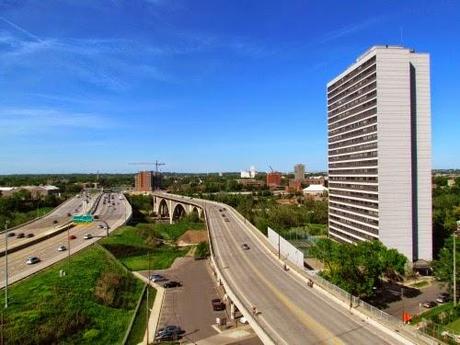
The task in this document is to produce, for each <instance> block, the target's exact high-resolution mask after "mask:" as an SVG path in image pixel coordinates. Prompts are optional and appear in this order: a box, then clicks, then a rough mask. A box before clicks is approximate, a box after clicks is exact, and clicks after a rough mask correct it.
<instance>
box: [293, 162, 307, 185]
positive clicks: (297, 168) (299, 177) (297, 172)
mask: <svg viewBox="0 0 460 345" xmlns="http://www.w3.org/2000/svg"><path fill="white" fill-rule="evenodd" d="M294 180H296V181H300V182H303V180H305V165H303V164H296V165H294Z"/></svg>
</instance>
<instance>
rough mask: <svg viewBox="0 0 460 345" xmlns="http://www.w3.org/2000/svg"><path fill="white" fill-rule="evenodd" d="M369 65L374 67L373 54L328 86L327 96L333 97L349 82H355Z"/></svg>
mask: <svg viewBox="0 0 460 345" xmlns="http://www.w3.org/2000/svg"><path fill="white" fill-rule="evenodd" d="M370 66H372V67H373V68H374V69H375V67H376V66H375V56H374V57H373V58H371V59H369V60H367V61H366V62H365V63H363V64H361V65H359V66H358V67H356V68H355V69H354V70H353V71H351V72H350V73H348V74H347V75H345V76H344V77H343V78H342V79H340V80H338V81H336V82H335V83H334V84H332V85H331V86H329V87H328V88H327V92H328V96H329V97H334V95H336V94H337V93H338V92H340V91H341V90H343V89H345V88H347V87H348V86H349V85H350V84H353V83H354V82H356V81H357V80H358V79H359V77H360V75H361V74H362V73H363V72H366V70H368V68H369V67H370Z"/></svg>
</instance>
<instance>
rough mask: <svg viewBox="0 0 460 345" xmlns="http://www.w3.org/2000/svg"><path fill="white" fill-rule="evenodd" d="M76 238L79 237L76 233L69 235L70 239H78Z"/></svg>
mask: <svg viewBox="0 0 460 345" xmlns="http://www.w3.org/2000/svg"><path fill="white" fill-rule="evenodd" d="M76 238H77V236H75V235H70V236H69V240H74V239H76Z"/></svg>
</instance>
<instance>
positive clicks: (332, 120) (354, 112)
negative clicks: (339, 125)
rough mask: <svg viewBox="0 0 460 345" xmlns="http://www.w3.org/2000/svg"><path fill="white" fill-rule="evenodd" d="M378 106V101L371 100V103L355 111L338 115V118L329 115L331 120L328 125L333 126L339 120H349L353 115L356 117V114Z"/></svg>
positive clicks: (360, 106)
mask: <svg viewBox="0 0 460 345" xmlns="http://www.w3.org/2000/svg"><path fill="white" fill-rule="evenodd" d="M376 105H377V100H376V99H371V100H370V101H367V102H365V103H363V104H361V105H359V106H357V107H355V108H353V109H350V110H347V111H346V112H344V113H342V114H340V115H336V116H331V115H330V114H329V119H328V120H327V123H328V124H333V123H335V122H337V121H339V120H342V119H345V118H348V117H350V116H352V115H355V114H358V113H361V112H363V111H364V110H367V109H369V108H371V107H374V106H376Z"/></svg>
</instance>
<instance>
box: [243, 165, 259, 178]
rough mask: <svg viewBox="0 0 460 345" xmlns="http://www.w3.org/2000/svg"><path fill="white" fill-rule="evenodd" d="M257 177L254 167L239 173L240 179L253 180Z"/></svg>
mask: <svg viewBox="0 0 460 345" xmlns="http://www.w3.org/2000/svg"><path fill="white" fill-rule="evenodd" d="M256 175H257V171H256V168H255V167H254V166H252V167H250V168H249V170H243V171H242V172H241V175H240V177H241V178H255V177H256Z"/></svg>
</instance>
